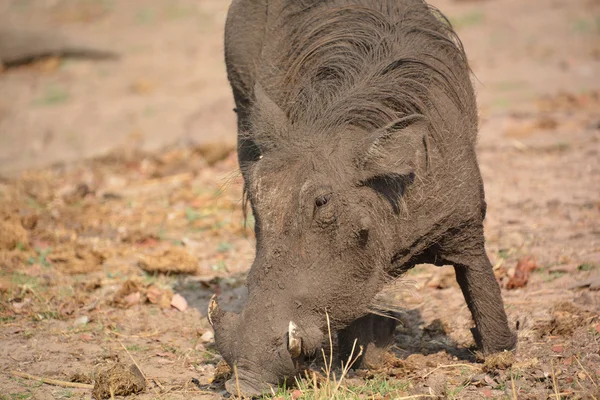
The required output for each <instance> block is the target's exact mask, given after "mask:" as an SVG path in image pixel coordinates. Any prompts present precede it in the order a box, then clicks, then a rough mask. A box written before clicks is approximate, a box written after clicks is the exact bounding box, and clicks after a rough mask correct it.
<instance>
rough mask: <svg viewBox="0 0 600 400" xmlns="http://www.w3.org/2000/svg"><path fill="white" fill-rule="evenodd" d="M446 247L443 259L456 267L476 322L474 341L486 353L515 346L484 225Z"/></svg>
mask: <svg viewBox="0 0 600 400" xmlns="http://www.w3.org/2000/svg"><path fill="white" fill-rule="evenodd" d="M454 239H455V240H453V243H452V244H451V245H446V246H444V249H443V250H442V251H441V253H442V254H441V258H442V259H443V260H444V263H449V264H452V265H453V266H454V270H455V271H456V280H457V281H458V284H459V285H460V288H461V290H462V293H463V295H464V297H465V300H466V302H467V305H468V306H469V310H470V311H471V314H472V316H473V320H474V321H475V329H472V332H473V336H474V338H475V342H476V343H477V345H478V347H479V348H480V349H481V350H482V351H483V353H484V354H492V353H497V352H500V351H503V350H512V349H514V348H515V346H516V343H517V338H516V335H515V333H514V332H512V331H511V329H510V328H509V326H508V320H507V318H506V313H505V311H504V303H503V302H502V296H501V293H500V286H499V285H498V282H497V281H496V277H495V276H494V271H493V267H492V264H491V263H490V260H489V258H488V257H487V254H486V252H485V246H484V239H483V228H481V227H479V228H478V229H476V230H475V232H474V234H469V233H467V234H461V235H459V236H457V237H456V238H454Z"/></svg>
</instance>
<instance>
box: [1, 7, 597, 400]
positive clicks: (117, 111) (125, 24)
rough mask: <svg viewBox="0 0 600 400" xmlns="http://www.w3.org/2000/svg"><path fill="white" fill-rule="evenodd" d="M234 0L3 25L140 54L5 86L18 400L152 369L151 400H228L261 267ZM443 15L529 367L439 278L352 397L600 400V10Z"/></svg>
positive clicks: (13, 74) (355, 380) (5, 182)
mask: <svg viewBox="0 0 600 400" xmlns="http://www.w3.org/2000/svg"><path fill="white" fill-rule="evenodd" d="M226 3H227V2H223V1H217V0H202V1H191V0H189V1H184V0H178V1H171V2H161V1H158V0H147V1H145V2H143V3H142V2H117V1H111V0H104V1H94V2H92V1H85V0H70V1H66V0H49V1H33V0H16V1H10V0H0V25H11V26H25V27H35V28H36V29H37V28H43V29H45V28H50V29H60V30H61V31H63V32H65V33H67V34H68V35H70V36H72V37H75V38H77V40H81V41H82V42H85V43H94V44H96V45H98V46H101V47H107V48H110V49H113V50H115V51H118V52H119V53H120V54H121V55H122V57H121V59H119V60H118V61H103V62H97V61H86V60H64V59H50V60H44V61H42V62H39V63H36V64H34V65H30V66H24V67H19V68H14V69H6V70H4V71H3V72H1V73H0V173H1V174H3V175H4V176H6V179H2V180H0V338H1V340H0V398H1V399H28V398H31V399H55V398H72V397H74V398H90V396H91V393H92V389H91V387H86V388H81V389H79V388H68V387H63V386H64V383H63V384H61V385H63V386H61V385H59V386H56V385H48V384H42V383H40V382H39V380H37V381H36V380H31V379H26V378H23V377H22V376H17V374H15V373H14V372H17V373H18V372H21V373H28V374H32V375H35V376H37V377H45V378H51V379H56V380H59V381H64V382H67V381H76V382H80V383H81V382H83V383H84V384H93V381H94V380H96V381H99V380H100V377H101V376H103V375H102V372H103V371H105V370H106V369H107V368H109V367H110V366H112V365H115V364H118V365H129V364H132V363H133V361H132V360H135V362H136V363H137V364H138V365H139V368H140V369H141V371H142V372H143V374H144V376H145V378H146V379H143V378H142V379H141V382H144V381H145V382H146V388H145V389H144V391H142V392H141V393H140V394H137V395H136V396H137V397H136V398H140V399H150V398H163V399H167V398H169V399H184V398H185V399H191V398H221V396H222V395H223V393H224V392H223V387H222V386H221V385H220V380H219V379H215V371H216V370H217V369H219V370H221V366H220V365H219V360H220V356H219V355H218V353H217V352H216V350H215V348H214V343H213V340H212V336H211V331H210V328H209V326H208V323H207V322H206V319H205V314H206V313H205V310H206V305H207V303H208V299H209V298H210V296H211V295H212V293H214V292H218V293H220V294H221V296H222V297H223V298H224V299H225V300H227V299H229V300H230V303H231V304H230V306H231V307H235V303H236V302H237V301H238V300H239V299H240V298H242V297H243V291H244V290H243V278H244V273H245V271H246V270H247V268H248V267H249V265H250V263H251V261H252V257H253V238H252V234H251V230H250V229H244V221H243V216H242V213H241V208H240V200H241V187H240V179H239V175H238V173H237V172H236V167H237V165H236V158H235V154H234V153H233V152H232V146H231V143H233V142H234V139H235V120H234V114H233V113H232V112H231V108H232V107H233V104H232V100H231V96H230V93H229V88H228V87H227V82H226V78H225V73H224V65H223V61H222V25H223V20H224V17H225V12H226V9H227V4H226ZM433 4H435V5H436V6H438V7H439V8H440V9H441V10H442V11H444V12H445V13H446V14H447V15H448V16H449V17H450V19H451V21H452V22H453V23H454V25H455V26H456V28H457V31H458V33H459V35H460V37H461V38H462V40H463V42H464V45H465V47H466V50H467V54H468V56H469V59H470V60H471V62H472V66H473V70H474V73H475V75H476V77H477V79H478V81H477V82H476V87H477V91H478V96H479V102H480V113H481V135H480V141H479V147H478V152H479V157H480V162H481V169H482V173H483V176H484V180H485V185H486V193H487V199H488V206H489V207H488V219H487V221H486V236H487V239H488V242H487V246H488V253H489V255H490V258H491V259H492V262H493V263H494V265H495V271H496V274H497V277H498V280H499V281H500V282H501V285H502V287H503V296H504V299H505V302H506V308H507V312H508V314H509V317H510V320H511V323H512V324H514V326H515V327H518V331H519V337H520V342H519V349H518V351H517V352H516V354H515V356H514V360H510V361H511V362H504V361H506V360H500V361H499V360H496V361H494V360H488V362H487V363H485V364H483V363H481V362H478V361H477V360H476V355H475V354H474V353H473V341H472V338H471V337H470V333H469V328H470V327H471V325H472V322H471V319H470V315H469V313H468V310H467V308H466V305H465V303H464V299H463V298H462V295H461V293H460V290H459V289H458V286H457V285H456V283H455V282H454V277H453V272H452V269H451V268H441V269H439V268H437V269H436V268H434V267H431V266H419V267H418V268H416V269H415V270H413V271H411V272H410V273H409V274H408V275H407V278H406V279H407V280H410V281H412V285H413V286H414V288H415V289H414V290H413V291H411V292H410V293H406V294H405V295H404V301H405V302H406V308H407V311H406V314H405V315H403V316H402V321H403V325H402V326H401V327H399V328H398V330H397V340H396V343H395V346H394V348H393V351H392V352H393V354H394V357H391V358H390V360H389V362H388V363H387V364H386V366H385V368H383V369H382V370H380V371H370V372H365V371H360V372H358V373H352V374H351V375H350V377H349V379H348V380H347V382H346V383H347V385H348V387H349V388H350V389H351V390H353V392H354V393H359V392H361V393H362V394H357V395H356V396H357V398H395V397H399V396H411V395H417V394H422V395H428V396H432V397H433V396H439V397H440V398H443V397H446V398H466V399H480V398H515V397H516V398H519V399H546V398H553V399H557V398H573V399H576V398H590V399H592V398H598V397H600V389H599V387H600V347H599V344H598V340H599V339H600V317H599V314H600V291H599V290H598V289H600V218H599V217H600V214H599V213H600V201H599V197H598V194H599V188H600V78H598V77H599V76H600V19H599V17H598V15H600V2H598V1H597V0H593V1H592V0H570V1H568V0H563V1H559V0H539V1H530V2H522V1H518V0H488V1H477V0H471V1H468V0H438V1H434V2H433ZM246 223H247V224H248V225H249V226H251V225H252V220H251V219H250V220H248V221H246ZM527 260H529V261H527ZM519 262H520V264H521V267H519V268H517V265H518V263H519ZM528 266H529V267H535V270H534V271H533V272H532V273H531V276H530V277H529V279H528V282H527V283H526V284H524V285H523V284H522V283H521V284H518V282H517V280H516V277H515V276H517V277H518V275H519V274H520V273H521V272H525V270H526V269H527V267H528ZM515 282H516V283H517V284H516V285H515ZM513 286H517V287H515V288H513ZM509 288H510V289H509ZM179 296H182V297H183V298H184V299H185V300H186V304H187V306H186V305H185V304H182V303H181V298H180V297H179ZM219 374H220V372H219V373H218V374H217V375H219ZM373 377H374V378H373ZM382 379H387V380H388V386H386V387H387V388H388V389H389V391H384V390H383V389H382V388H383V387H382V386H377V388H376V389H373V387H374V386H373V384H372V382H381V380H382ZM59 383H60V382H59ZM360 388H363V389H360ZM365 388H366V389H365ZM369 388H371V389H369ZM386 390H387V389H386ZM288 395H289V394H288Z"/></svg>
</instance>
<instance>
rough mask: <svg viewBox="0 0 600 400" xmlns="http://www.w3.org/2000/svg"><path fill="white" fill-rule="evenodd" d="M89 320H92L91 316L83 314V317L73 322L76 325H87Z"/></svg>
mask: <svg viewBox="0 0 600 400" xmlns="http://www.w3.org/2000/svg"><path fill="white" fill-rule="evenodd" d="M88 322H90V319H89V317H88V316H87V315H83V316H81V317H79V318H77V319H76V320H75V321H74V322H73V324H74V325H75V326H79V325H87V323H88Z"/></svg>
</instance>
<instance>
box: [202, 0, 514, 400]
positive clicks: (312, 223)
mask: <svg viewBox="0 0 600 400" xmlns="http://www.w3.org/2000/svg"><path fill="white" fill-rule="evenodd" d="M225 44H226V46H225V55H226V61H227V69H228V76H229V79H230V82H231V85H232V89H233V94H234V97H235V100H236V105H237V113H238V129H239V142H238V143H239V152H238V154H239V162H240V167H241V170H242V173H243V176H244V182H245V198H246V199H247V202H248V203H249V204H250V206H251V207H252V211H253V213H254V215H255V218H256V237H257V252H256V259H255V261H254V263H253V265H252V268H251V270H250V273H249V276H248V290H249V298H248V302H247V304H246V306H245V308H244V310H243V312H242V313H241V314H240V315H235V314H229V313H225V312H222V311H217V312H215V315H214V316H213V322H214V327H215V337H216V342H217V346H218V348H219V350H220V351H221V352H222V354H223V356H224V358H225V359H226V360H227V361H228V362H229V363H234V364H236V365H237V369H238V373H239V378H240V383H241V385H242V390H243V391H244V392H246V393H250V394H252V393H260V392H261V391H263V390H265V389H266V388H267V387H268V384H277V383H279V382H280V381H281V379H283V378H285V377H288V376H291V375H293V374H294V373H295V368H296V365H297V362H298V361H299V360H292V358H291V356H290V354H289V352H288V351H287V347H286V339H285V338H286V336H285V335H286V332H287V325H288V322H289V321H290V320H292V321H294V323H296V325H297V326H298V328H299V332H300V336H301V338H302V352H303V355H307V354H310V353H312V352H314V351H315V350H316V349H317V348H318V347H319V345H320V343H321V341H322V339H323V338H324V334H325V333H326V331H327V330H326V322H325V321H326V319H325V314H326V312H327V314H328V315H329V316H330V318H331V321H332V326H333V328H334V330H335V331H337V332H339V339H340V345H341V349H342V351H344V350H345V349H349V348H351V343H352V342H353V340H354V339H358V341H359V345H362V346H363V347H364V348H365V349H366V354H365V356H364V358H363V362H364V363H367V364H370V363H373V362H374V360H376V359H377V356H378V354H380V353H381V350H382V349H385V347H386V346H387V344H389V343H390V341H391V338H392V335H393V329H390V327H391V328H393V325H390V323H388V322H385V320H383V319H382V318H384V317H382V316H375V315H372V314H369V313H370V312H371V311H373V310H377V305H376V303H377V301H378V296H377V294H378V293H380V292H381V291H382V290H384V289H385V288H386V285H387V284H388V283H389V282H390V281H393V280H394V279H396V278H397V277H399V276H401V274H402V273H403V272H405V271H406V270H408V269H410V268H411V267H412V266H414V265H415V264H416V263H420V262H429V263H434V264H437V265H443V264H452V265H454V266H455V269H456V272H457V279H458V282H459V284H460V286H461V288H462V290H463V293H464V295H465V298H466V300H467V303H468V305H469V308H470V310H471V312H472V314H473V317H474V320H475V323H476V327H477V330H476V331H475V337H476V339H477V342H478V344H479V345H480V346H481V347H482V349H483V351H484V352H486V353H493V352H496V351H499V350H503V349H509V348H512V347H513V346H514V344H515V338H514V335H513V334H512V332H511V331H510V329H509V328H508V325H507V321H506V315H505V313H504V308H503V305H502V299H501V296H500V290H499V287H498V284H497V283H496V281H495V279H494V275H493V272H492V268H491V264H490V263H489V260H488V259H487V256H486V253H485V248H484V238H483V227H482V221H483V218H484V217H485V201H484V197H483V185H482V181H481V176H480V173H479V169H478V165H477V159H476V156H475V150H474V144H475V140H476V135H477V110H476V105H475V98H474V94H473V89H472V86H471V83H470V80H469V69H468V65H467V62H466V56H465V54H464V51H463V50H462V47H461V45H460V42H459V41H458V39H457V38H456V36H455V34H454V33H453V31H452V29H451V27H450V25H449V23H448V22H447V20H446V19H445V18H443V17H442V16H441V14H440V13H439V12H437V11H436V10H433V9H431V8H430V7H428V6H427V5H426V4H425V3H424V2H423V1H421V0H381V1H378V2H373V1H366V0H330V1H316V0H310V1H308V0H303V1H298V0H295V1H292V0H287V1H284V0H279V1H270V0H269V1H267V0H263V1H250V0H237V1H234V2H233V3H232V5H231V8H230V12H229V15H228V20H227V26H226V37H225ZM387 310H389V307H388V308H387ZM382 311H385V310H382ZM229 388H230V389H231V390H234V389H233V385H232V384H231V383H230V386H229Z"/></svg>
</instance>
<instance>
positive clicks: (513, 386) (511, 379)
mask: <svg viewBox="0 0 600 400" xmlns="http://www.w3.org/2000/svg"><path fill="white" fill-rule="evenodd" d="M510 385H511V386H512V395H513V400H517V389H516V388H515V379H514V376H513V371H512V368H511V370H510Z"/></svg>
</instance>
